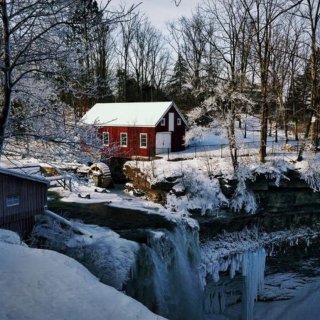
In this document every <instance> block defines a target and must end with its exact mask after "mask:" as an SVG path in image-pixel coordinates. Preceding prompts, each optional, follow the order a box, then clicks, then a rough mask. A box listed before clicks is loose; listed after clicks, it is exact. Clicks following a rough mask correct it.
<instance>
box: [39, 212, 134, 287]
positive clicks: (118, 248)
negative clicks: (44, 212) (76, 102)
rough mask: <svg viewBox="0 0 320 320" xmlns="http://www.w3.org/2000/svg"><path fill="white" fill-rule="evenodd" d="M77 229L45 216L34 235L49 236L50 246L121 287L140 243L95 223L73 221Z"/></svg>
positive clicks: (128, 274)
mask: <svg viewBox="0 0 320 320" xmlns="http://www.w3.org/2000/svg"><path fill="white" fill-rule="evenodd" d="M71 224H72V226H73V227H74V230H81V232H83V233H84V234H83V235H80V234H77V233H75V232H73V231H72V230H71V229H66V228H62V227H61V226H60V224H59V223H57V222H56V221H53V220H51V219H49V218H48V219H46V222H45V223H41V224H38V225H37V226H36V227H35V229H34V231H33V238H34V240H35V241H37V239H42V240H41V241H43V239H46V244H47V246H48V248H50V249H53V250H56V251H59V252H62V253H64V254H66V255H68V256H71V257H72V258H74V259H76V260H78V261H79V262H81V263H83V264H84V265H85V266H86V267H87V268H88V269H89V270H90V271H91V272H93V273H94V274H95V275H96V276H98V277H99V279H100V280H101V281H102V282H103V283H106V284H108V285H111V286H112V287H114V288H116V289H118V290H122V289H123V284H124V283H125V282H126V281H127V280H128V278H129V277H130V272H131V270H132V269H133V268H134V265H135V262H136V255H137V253H138V251H139V245H138V244H137V243H136V242H133V241H129V240H126V239H123V238H120V236H119V235H118V234H117V233H115V232H114V231H112V230H110V229H108V228H103V227H99V226H94V225H86V224H82V223H78V222H71Z"/></svg>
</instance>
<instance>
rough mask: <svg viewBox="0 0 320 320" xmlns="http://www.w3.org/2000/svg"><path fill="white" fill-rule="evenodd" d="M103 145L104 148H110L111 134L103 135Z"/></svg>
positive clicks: (105, 133)
mask: <svg viewBox="0 0 320 320" xmlns="http://www.w3.org/2000/svg"><path fill="white" fill-rule="evenodd" d="M102 144H103V145H104V146H108V145H109V132H103V133H102Z"/></svg>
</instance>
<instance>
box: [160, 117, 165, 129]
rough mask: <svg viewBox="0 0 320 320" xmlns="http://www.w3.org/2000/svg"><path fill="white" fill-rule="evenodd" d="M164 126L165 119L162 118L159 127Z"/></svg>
mask: <svg viewBox="0 0 320 320" xmlns="http://www.w3.org/2000/svg"><path fill="white" fill-rule="evenodd" d="M165 125H166V119H165V118H162V119H161V126H162V127H164V126H165Z"/></svg>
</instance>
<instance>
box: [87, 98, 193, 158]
mask: <svg viewBox="0 0 320 320" xmlns="http://www.w3.org/2000/svg"><path fill="white" fill-rule="evenodd" d="M83 122H84V123H86V124H91V125H95V126H96V127H97V128H98V131H99V135H100V136H101V139H102V144H103V148H102V150H104V152H105V153H108V154H109V155H110V154H111V156H113V157H120V158H132V157H150V156H154V155H155V154H161V153H167V152H168V151H179V150H183V149H184V136H185V131H186V126H187V122H186V120H185V118H184V117H183V115H182V114H181V112H180V111H179V109H178V107H177V106H176V105H175V103H174V102H171V101H169V102H132V103H98V104H96V105H94V106H93V108H92V109H90V110H89V111H88V112H87V113H86V115H85V116H84V117H83Z"/></svg>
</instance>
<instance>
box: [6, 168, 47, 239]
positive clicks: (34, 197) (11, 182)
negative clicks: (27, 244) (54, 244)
mask: <svg viewBox="0 0 320 320" xmlns="http://www.w3.org/2000/svg"><path fill="white" fill-rule="evenodd" d="M47 189H48V181H47V180H46V179H44V178H41V177H35V176H30V175H27V174H24V173H22V172H20V171H19V172H17V171H16V170H11V169H5V168H0V228H2V229H9V230H12V231H15V232H17V233H18V234H19V235H20V236H21V237H22V238H23V239H25V238H26V237H27V236H28V235H30V233H31V231H32V228H33V226H34V222H35V216H36V215H38V214H44V210H45V207H46V204H47Z"/></svg>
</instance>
